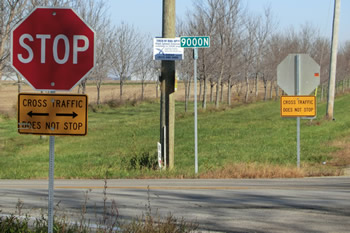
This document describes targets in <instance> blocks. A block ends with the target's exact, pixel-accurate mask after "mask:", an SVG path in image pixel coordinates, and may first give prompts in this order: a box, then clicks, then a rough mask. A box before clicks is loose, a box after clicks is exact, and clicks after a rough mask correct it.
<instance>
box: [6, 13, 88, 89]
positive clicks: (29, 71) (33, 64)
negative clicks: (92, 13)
mask: <svg viewBox="0 0 350 233" xmlns="http://www.w3.org/2000/svg"><path fill="white" fill-rule="evenodd" d="M11 35H12V37H11V52H12V53H11V65H12V67H13V68H14V69H15V70H16V71H17V72H18V73H20V74H21V75H22V76H23V77H24V78H25V79H26V80H27V81H28V82H29V84H30V85H31V86H32V87H33V88H34V89H36V90H41V91H43V90H71V89H72V88H73V87H74V86H75V85H76V84H78V83H79V81H80V80H82V79H83V78H84V77H86V76H87V75H88V73H89V72H90V71H91V70H92V68H93V67H94V65H95V57H94V56H95V32H94V31H93V29H91V28H90V27H89V26H88V25H87V24H86V23H85V22H84V21H83V20H82V19H81V18H80V17H79V16H78V15H77V14H76V13H75V12H74V11H73V10H72V9H70V8H40V7H38V8H35V9H34V10H33V11H32V12H31V13H30V14H29V15H28V16H27V17H26V18H24V19H23V20H22V21H21V22H20V23H19V24H18V25H17V26H16V27H15V28H14V29H13V30H12V33H11Z"/></svg>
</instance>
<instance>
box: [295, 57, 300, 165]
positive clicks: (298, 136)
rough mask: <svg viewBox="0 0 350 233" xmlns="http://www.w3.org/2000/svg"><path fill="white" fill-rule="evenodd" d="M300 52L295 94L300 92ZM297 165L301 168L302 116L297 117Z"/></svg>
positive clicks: (297, 61) (297, 63)
mask: <svg viewBox="0 0 350 233" xmlns="http://www.w3.org/2000/svg"><path fill="white" fill-rule="evenodd" d="M299 61H300V60H299V54H297V55H296V56H295V95H297V96H298V95H299V92H300V86H299V85H300V80H299V74H300V62H299ZM297 167H298V168H300V117H297Z"/></svg>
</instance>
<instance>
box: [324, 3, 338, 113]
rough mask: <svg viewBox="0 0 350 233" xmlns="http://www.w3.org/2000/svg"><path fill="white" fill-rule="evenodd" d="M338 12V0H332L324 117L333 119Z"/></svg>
mask: <svg viewBox="0 0 350 233" xmlns="http://www.w3.org/2000/svg"><path fill="white" fill-rule="evenodd" d="M339 14H340V0H334V16H333V29H332V32H333V34H332V48H331V61H330V70H329V80H328V98H327V113H326V118H327V119H328V120H333V118H334V98H335V80H336V70H337V51H338V26H339Z"/></svg>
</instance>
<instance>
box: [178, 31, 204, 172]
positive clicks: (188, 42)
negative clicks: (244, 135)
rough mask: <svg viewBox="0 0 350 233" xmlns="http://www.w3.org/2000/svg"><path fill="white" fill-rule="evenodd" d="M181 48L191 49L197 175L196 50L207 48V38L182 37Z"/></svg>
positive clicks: (196, 166)
mask: <svg viewBox="0 0 350 233" xmlns="http://www.w3.org/2000/svg"><path fill="white" fill-rule="evenodd" d="M180 43H181V47H182V48H193V69H194V71H193V79H194V171H195V173H196V174H197V173H198V126H197V122H198V119H197V59H198V48H209V47H210V37H209V36H182V37H180Z"/></svg>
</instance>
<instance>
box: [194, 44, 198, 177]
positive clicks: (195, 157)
mask: <svg viewBox="0 0 350 233" xmlns="http://www.w3.org/2000/svg"><path fill="white" fill-rule="evenodd" d="M197 59H198V49H197V48H193V79H194V161H195V168H194V170H195V173H196V174H197V173H198V128H197Z"/></svg>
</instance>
